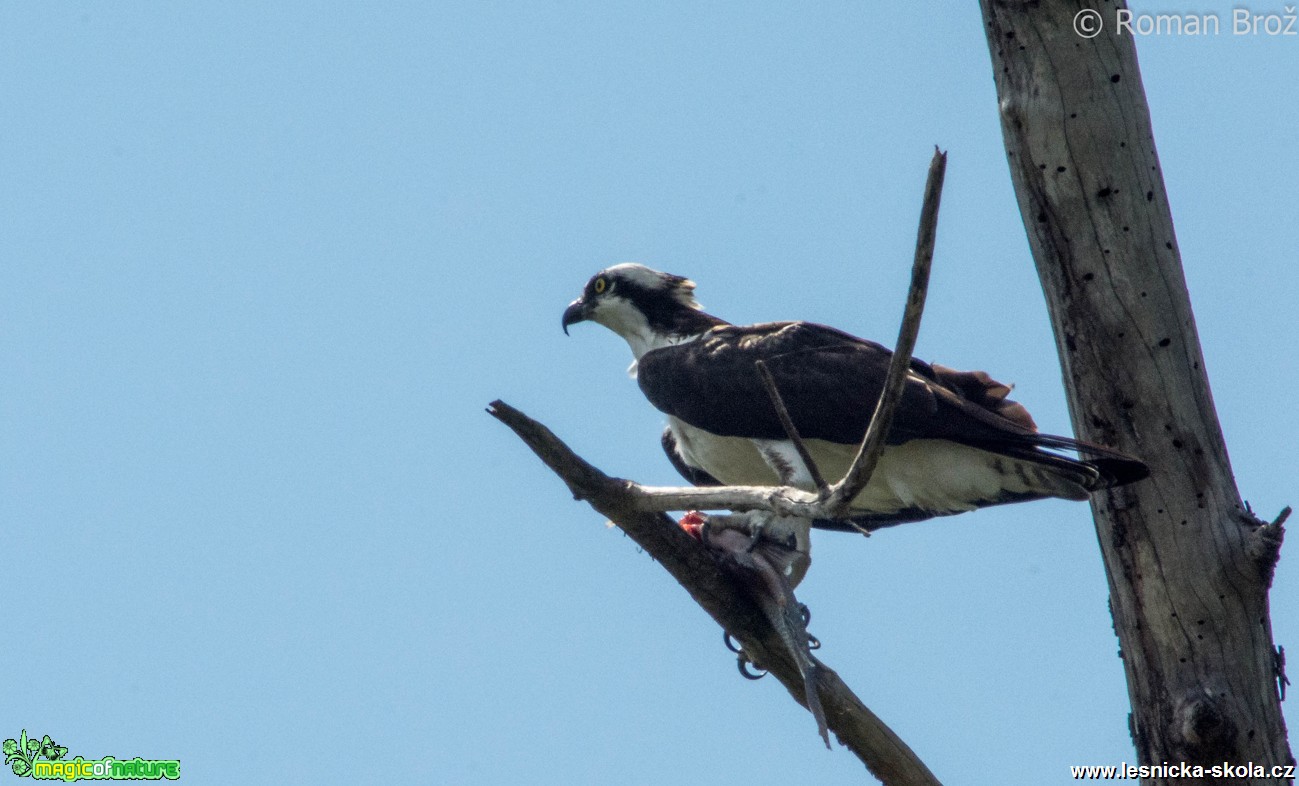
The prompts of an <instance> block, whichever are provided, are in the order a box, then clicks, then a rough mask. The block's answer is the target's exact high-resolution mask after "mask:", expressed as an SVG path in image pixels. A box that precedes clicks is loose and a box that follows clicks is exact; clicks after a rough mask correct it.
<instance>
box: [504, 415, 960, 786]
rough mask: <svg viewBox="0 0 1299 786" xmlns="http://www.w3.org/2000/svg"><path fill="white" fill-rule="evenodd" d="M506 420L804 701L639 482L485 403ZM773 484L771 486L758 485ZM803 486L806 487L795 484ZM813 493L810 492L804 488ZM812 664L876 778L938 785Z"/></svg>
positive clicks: (791, 667)
mask: <svg viewBox="0 0 1299 786" xmlns="http://www.w3.org/2000/svg"><path fill="white" fill-rule="evenodd" d="M487 411H488V413H490V414H491V415H492V416H493V417H495V418H496V419H497V420H499V421H501V422H502V423H504V424H505V425H506V426H509V427H510V429H512V430H513V431H514V433H515V434H517V435H518V436H519V438H520V439H522V440H523V441H524V442H525V443H526V444H527V445H528V447H529V448H531V449H532V451H533V452H534V453H536V454H537V456H538V457H539V458H541V460H542V461H543V462H545V464H546V465H547V466H548V467H550V468H551V470H553V471H554V472H555V474H557V475H559V477H560V478H562V479H563V481H564V482H565V483H566V484H567V485H568V487H569V489H570V490H571V491H572V492H573V494H574V496H575V497H576V498H578V499H583V500H586V501H587V502H588V503H589V504H590V505H591V507H593V508H595V509H596V510H597V511H599V512H600V514H602V515H604V516H605V517H607V518H609V519H610V520H612V521H613V522H614V523H615V524H617V525H618V527H619V528H621V529H622V530H623V531H624V532H625V533H627V535H628V537H630V538H631V539H632V540H633V541H635V542H636V544H637V545H638V546H640V547H641V548H642V549H644V550H645V551H646V552H647V553H648V554H649V555H650V556H651V557H653V558H654V559H655V560H657V561H658V562H659V563H660V564H661V565H663V567H664V568H666V569H667V571H668V572H669V573H671V574H672V577H673V578H675V579H676V580H677V581H678V582H679V583H680V584H681V586H683V587H685V589H686V591H687V592H689V593H690V596H691V597H692V598H694V599H695V602H697V603H698V604H699V605H700V606H701V607H703V609H704V611H706V612H708V614H709V615H710V616H711V617H712V618H713V619H714V620H716V621H717V623H718V624H719V625H721V626H722V628H723V629H724V630H725V631H727V632H728V633H730V634H731V635H732V636H734V637H735V638H736V639H738V640H739V641H740V643H741V644H742V645H743V647H744V650H745V652H746V653H748V654H749V655H750V656H751V657H752V658H753V659H754V660H755V661H757V662H759V663H761V664H762V665H763V667H764V668H765V669H767V670H768V671H769V672H770V673H771V674H774V675H775V676H776V678H777V679H779V680H780V682H781V684H783V685H784V686H785V688H786V690H788V691H789V693H790V695H791V696H793V698H794V699H795V700H796V701H798V703H799V704H802V705H803V706H804V707H806V706H807V699H806V697H805V694H804V683H803V678H802V676H801V675H800V672H799V668H798V664H797V663H795V661H794V660H793V658H792V657H791V655H790V651H789V648H788V647H787V646H786V643H785V642H783V641H782V640H781V638H780V634H779V633H778V632H777V631H776V630H775V629H774V628H773V627H772V625H771V622H770V621H769V620H768V619H767V617H766V615H764V613H763V611H762V609H761V608H759V606H758V604H757V603H756V602H755V601H754V599H753V597H752V596H751V595H749V594H748V593H746V592H745V591H743V589H742V588H740V587H738V586H736V583H735V582H734V581H732V580H731V579H730V578H729V576H728V575H727V574H726V573H724V572H723V571H722V570H721V569H720V568H719V567H718V565H717V563H716V561H715V560H714V558H713V556H712V555H711V553H710V552H709V551H708V550H707V549H706V548H705V547H704V546H703V545H701V544H700V543H698V542H697V541H696V540H694V539H693V538H691V537H690V536H689V535H687V534H686V533H685V532H683V531H682V530H681V529H680V528H679V527H678V526H676V522H674V521H673V520H672V519H670V518H668V517H667V516H666V515H664V514H662V513H653V512H647V511H646V510H645V509H644V508H643V507H642V505H641V503H642V501H643V500H644V497H642V496H639V494H638V491H643V490H644V489H643V488H642V487H640V486H638V485H637V484H635V483H632V482H630V481H626V480H620V479H618V478H611V477H609V476H608V475H606V474H604V473H603V472H601V471H600V470H599V469H597V468H596V467H594V466H593V465H592V464H590V463H589V462H587V461H585V460H584V459H582V457H580V456H578V455H577V454H576V453H574V452H573V451H572V449H570V448H569V447H568V446H567V445H566V444H564V442H563V441H562V440H560V439H559V438H558V437H557V436H555V434H554V432H552V431H551V430H550V429H548V428H546V427H545V426H544V425H542V424H540V423H538V422H537V421H535V420H533V419H532V418H529V417H528V416H527V415H525V414H523V413H522V412H520V411H519V410H517V409H514V408H513V407H511V406H509V405H508V404H506V403H504V402H502V401H494V402H492V404H491V406H490V407H489V408H488V410H487ZM762 491H763V492H768V493H769V492H771V491H772V490H771V489H762ZM800 493H804V492H800ZM806 496H808V497H811V495H806ZM813 661H814V662H815V664H816V687H817V696H818V698H819V699H820V702H821V705H822V707H823V708H824V710H825V718H826V722H827V725H828V726H829V728H830V730H831V731H833V732H834V733H835V736H836V737H837V738H838V740H839V742H840V743H841V744H842V745H844V746H845V747H847V748H848V749H849V750H851V751H852V752H853V753H854V754H855V755H856V756H857V758H859V759H860V760H861V761H862V763H863V764H865V765H866V768H867V769H868V770H870V772H871V773H872V774H873V775H874V776H875V777H877V778H879V779H880V780H881V781H883V782H884V783H886V784H890V786H893V785H894V784H896V785H897V786H935V785H936V784H938V783H939V781H938V780H937V779H936V778H935V777H934V776H933V773H931V772H930V771H929V769H928V768H927V767H926V766H925V765H924V762H922V761H921V760H920V759H919V758H918V757H917V756H916V755H915V753H914V752H912V750H911V749H910V748H909V747H907V745H906V743H904V742H903V741H902V740H901V739H899V738H898V736H897V735H896V734H894V733H893V731H892V730H891V729H889V727H888V726H886V725H885V724H884V722H883V721H881V720H880V719H879V718H878V717H877V716H876V715H875V714H874V713H872V712H871V711H870V710H869V709H868V708H867V707H866V705H864V704H863V703H862V702H861V699H859V698H857V696H856V695H855V694H854V693H853V692H852V690H851V689H849V688H848V686H847V685H845V684H844V682H843V680H841V679H840V678H839V675H838V674H836V673H835V672H834V671H833V670H832V669H830V668H829V667H827V666H825V665H824V664H822V663H821V662H820V661H818V660H816V659H813Z"/></svg>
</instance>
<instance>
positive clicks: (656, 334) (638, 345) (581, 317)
mask: <svg viewBox="0 0 1299 786" xmlns="http://www.w3.org/2000/svg"><path fill="white" fill-rule="evenodd" d="M694 291H695V283H694V282H693V281H691V280H689V279H687V278H683V277H682V276H674V275H671V274H670V273H660V272H659V271H657V270H651V269H650V268H647V267H645V266H644V265H636V264H632V263H626V264H622V265H614V266H613V267H611V268H606V269H604V270H601V271H600V272H599V273H596V274H595V275H594V276H592V277H591V280H590V281H588V282H586V287H585V288H584V289H583V290H582V295H581V297H579V298H578V299H577V300H574V301H573V302H572V303H569V304H568V308H566V309H564V319H563V327H564V333H568V326H569V325H573V324H576V323H578V322H585V321H588V320H589V321H591V322H597V323H599V324H601V325H604V326H605V327H607V328H609V329H610V330H612V331H613V332H615V333H617V334H618V335H620V336H622V337H623V338H624V339H626V341H627V343H628V344H629V345H630V346H631V351H632V354H634V355H635V356H636V357H637V358H639V357H640V356H641V355H643V354H644V353H645V352H648V351H649V350H651V349H656V348H658V347H661V346H666V345H668V344H672V343H676V342H677V341H680V340H681V339H683V338H686V337H693V336H696V335H698V334H700V333H702V332H704V331H705V330H707V329H708V328H710V327H713V326H715V325H719V324H725V323H723V322H722V320H720V319H718V318H717V317H714V316H711V315H709V314H706V313H704V312H703V310H702V309H701V308H700V306H699V303H698V302H696V301H695V295H694Z"/></svg>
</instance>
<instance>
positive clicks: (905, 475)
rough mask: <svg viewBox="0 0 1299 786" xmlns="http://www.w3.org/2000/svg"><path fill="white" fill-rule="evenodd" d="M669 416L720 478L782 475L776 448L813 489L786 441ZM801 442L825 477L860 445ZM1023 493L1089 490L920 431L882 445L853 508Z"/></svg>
mask: <svg viewBox="0 0 1299 786" xmlns="http://www.w3.org/2000/svg"><path fill="white" fill-rule="evenodd" d="M668 424H669V426H670V428H671V429H672V432H673V435H674V436H675V437H676V440H677V447H678V450H680V452H681V454H682V456H683V457H684V458H685V460H686V463H688V464H691V465H693V466H696V467H699V468H701V469H703V470H704V471H705V472H707V473H708V474H710V475H712V476H713V477H715V478H717V479H718V480H720V481H721V482H723V483H726V484H728V485H739V486H764V485H773V484H776V483H779V482H780V481H779V478H778V476H777V474H776V471H775V470H774V469H773V468H772V466H771V464H770V463H768V461H767V460H765V459H764V458H763V455H762V451H763V450H766V451H771V452H773V453H776V454H778V461H777V462H776V463H781V462H783V463H785V464H787V465H789V466H792V467H794V469H795V471H794V485H796V486H799V487H801V488H804V489H807V490H813V486H812V483H811V480H810V475H809V473H807V471H806V469H805V468H804V467H803V464H802V462H801V460H800V459H799V458H798V453H797V451H795V450H794V446H793V443H791V442H788V441H785V440H779V441H777V440H763V441H760V442H759V443H758V444H755V442H754V440H749V439H744V438H741V437H721V436H718V435H716V434H712V433H710V432H707V431H704V430H703V429H700V428H696V427H694V426H691V425H690V424H688V423H684V422H682V421H680V420H678V419H676V418H669V419H668ZM806 443H807V449H808V452H809V453H810V454H811V455H812V460H813V461H815V462H816V465H817V468H818V469H819V470H820V471H821V475H822V476H823V477H825V479H826V480H827V481H828V482H830V483H833V482H835V481H837V480H839V479H840V478H842V477H843V475H844V473H845V472H847V471H848V467H849V465H850V464H851V463H852V459H853V456H855V455H856V452H857V446H855V445H843V444H839V443H836V442H827V441H825V440H819V439H809V440H807V441H806ZM759 445H760V446H761V449H760V448H759ZM1026 494H1032V495H1041V496H1052V497H1066V498H1069V499H1085V498H1086V491H1084V490H1083V488H1082V487H1081V486H1080V485H1078V484H1077V482H1076V481H1075V479H1073V478H1066V477H1063V476H1062V475H1061V474H1060V473H1059V472H1057V471H1055V470H1054V469H1053V468H1052V467H1049V466H1044V465H1042V464H1040V463H1037V462H1032V461H1026V460H1018V459H1012V458H1007V457H1005V456H1000V455H997V454H995V453H991V452H989V451H986V450H980V449H978V448H972V447H969V446H967V445H961V444H958V443H955V442H949V441H947V440H935V439H917V440H911V441H910V442H905V443H903V444H901V445H892V446H890V447H887V448H885V450H884V453H883V455H882V456H881V457H880V461H879V464H878V465H877V466H876V468H875V472H874V474H872V475H871V479H870V483H868V484H867V486H866V488H865V489H864V490H863V491H862V492H861V494H859V495H858V496H857V498H856V499H855V500H854V501H853V508H855V509H859V510H862V511H869V512H873V513H892V512H896V511H900V510H906V509H909V508H919V509H921V510H926V511H930V512H933V513H935V514H939V515H941V514H944V513H961V512H965V511H970V510H974V509H976V508H978V507H979V506H980V505H985V504H989V503H992V502H997V501H1002V500H1004V498H1005V497H1006V496H1007V495H1016V496H1019V495H1026Z"/></svg>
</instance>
